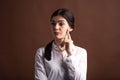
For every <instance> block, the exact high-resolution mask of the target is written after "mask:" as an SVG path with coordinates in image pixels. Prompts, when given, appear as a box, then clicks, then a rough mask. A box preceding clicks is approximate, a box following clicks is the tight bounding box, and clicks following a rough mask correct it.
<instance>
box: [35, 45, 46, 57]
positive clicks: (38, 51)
mask: <svg viewBox="0 0 120 80" xmlns="http://www.w3.org/2000/svg"><path fill="white" fill-rule="evenodd" d="M44 49H45V47H40V48H38V49H37V50H36V56H41V57H42V56H43V55H44Z"/></svg>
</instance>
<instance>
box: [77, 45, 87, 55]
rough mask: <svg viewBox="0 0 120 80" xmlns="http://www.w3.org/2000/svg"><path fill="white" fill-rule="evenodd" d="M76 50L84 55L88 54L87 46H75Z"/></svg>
mask: <svg viewBox="0 0 120 80" xmlns="http://www.w3.org/2000/svg"><path fill="white" fill-rule="evenodd" d="M75 50H76V53H77V54H81V55H83V56H87V50H86V49H85V48H82V47H79V46H75Z"/></svg>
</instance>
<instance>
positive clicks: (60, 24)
mask: <svg viewBox="0 0 120 80" xmlns="http://www.w3.org/2000/svg"><path fill="white" fill-rule="evenodd" d="M58 24H59V26H63V25H64V23H62V22H60V23H58ZM51 25H52V26H55V25H56V23H55V22H52V23H51Z"/></svg>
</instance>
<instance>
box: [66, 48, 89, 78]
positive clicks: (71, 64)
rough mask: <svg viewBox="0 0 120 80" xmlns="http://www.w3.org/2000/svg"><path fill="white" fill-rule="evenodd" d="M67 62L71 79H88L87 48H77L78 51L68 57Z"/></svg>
mask: <svg viewBox="0 0 120 80" xmlns="http://www.w3.org/2000/svg"><path fill="white" fill-rule="evenodd" d="M65 62H66V65H67V68H68V74H69V77H70V79H71V80H86V74H87V51H86V50H85V49H82V48H79V49H76V52H75V53H73V55H71V56H69V57H67V58H66V61H65Z"/></svg>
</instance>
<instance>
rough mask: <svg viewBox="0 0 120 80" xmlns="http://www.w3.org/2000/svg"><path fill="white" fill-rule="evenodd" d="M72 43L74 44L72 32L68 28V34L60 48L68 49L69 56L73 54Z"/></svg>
mask: <svg viewBox="0 0 120 80" xmlns="http://www.w3.org/2000/svg"><path fill="white" fill-rule="evenodd" d="M72 45H73V41H72V39H71V36H70V33H69V31H68V30H67V32H66V36H65V38H64V40H63V42H62V43H61V45H60V46H61V47H60V49H61V50H62V51H63V50H66V51H67V53H68V56H70V55H72V50H73V49H72Z"/></svg>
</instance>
